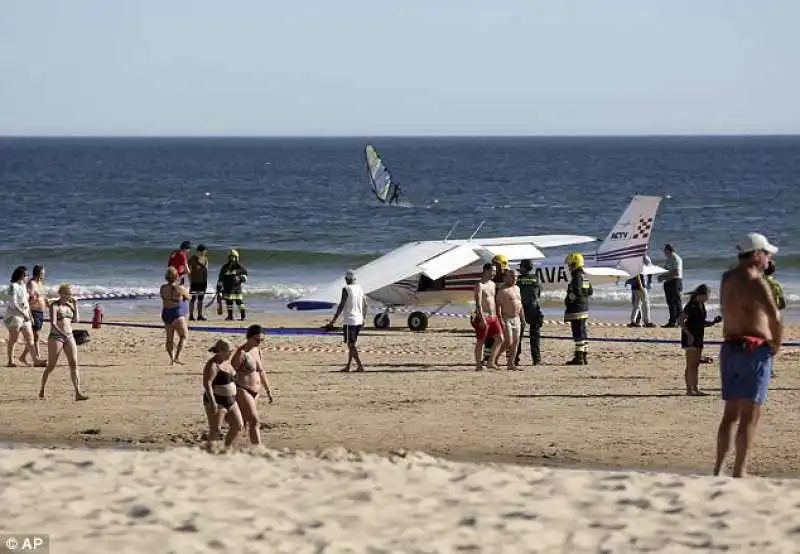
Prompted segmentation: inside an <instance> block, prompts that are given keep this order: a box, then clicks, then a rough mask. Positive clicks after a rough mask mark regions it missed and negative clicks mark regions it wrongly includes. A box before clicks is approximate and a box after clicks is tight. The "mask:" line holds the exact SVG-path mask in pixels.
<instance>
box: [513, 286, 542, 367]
mask: <svg viewBox="0 0 800 554" xmlns="http://www.w3.org/2000/svg"><path fill="white" fill-rule="evenodd" d="M517 287H519V295H520V297H521V298H522V310H523V313H524V314H525V320H524V321H523V322H522V330H521V331H520V337H522V336H523V335H524V334H525V325H526V324H527V325H529V326H530V330H529V331H528V335H529V338H530V344H531V360H533V365H539V363H541V361H542V354H541V330H542V322H543V319H544V316H543V315H542V308H541V306H540V298H541V296H542V286H541V284H540V283H539V279H538V278H537V277H536V274H534V273H520V275H519V277H517ZM521 354H522V341H520V342H519V347H518V348H517V357H516V360H515V361H514V365H519V358H520V355H521Z"/></svg>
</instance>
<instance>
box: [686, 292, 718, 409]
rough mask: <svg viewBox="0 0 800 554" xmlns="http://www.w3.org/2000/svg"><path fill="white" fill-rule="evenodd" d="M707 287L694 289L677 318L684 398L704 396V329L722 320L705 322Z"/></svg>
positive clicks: (715, 319) (716, 319)
mask: <svg viewBox="0 0 800 554" xmlns="http://www.w3.org/2000/svg"><path fill="white" fill-rule="evenodd" d="M709 292H710V291H709V289H708V286H707V285H705V284H703V285H700V286H699V287H697V288H696V289H694V290H693V291H692V293H691V295H690V296H689V302H687V303H686V306H684V308H683V312H682V313H681V315H680V316H678V326H679V327H680V328H681V348H683V350H684V352H686V370H685V371H684V380H685V381H686V396H706V393H704V392H702V391H701V390H700V383H699V379H700V375H699V374H700V372H699V368H700V360H701V359H702V357H703V340H704V338H705V333H706V327H710V326H712V325H716V324H717V323H719V322H720V321H722V318H721V317H720V316H717V317H715V318H714V320H713V321H707V320H706V302H708V295H709Z"/></svg>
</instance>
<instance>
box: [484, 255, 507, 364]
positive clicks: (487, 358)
mask: <svg viewBox="0 0 800 554" xmlns="http://www.w3.org/2000/svg"><path fill="white" fill-rule="evenodd" d="M492 266H493V267H494V277H492V281H494V286H495V291H498V290H500V287H502V286H503V283H505V273H506V271H508V258H506V257H505V256H504V255H503V254H497V255H496V256H495V257H494V258H492ZM501 327H502V326H501ZM494 341H495V337H494V336H491V337H488V338H487V339H486V343H485V344H484V346H483V363H484V364H491V363H492V362H491V360H493V359H494V358H492V357H491V353H492V351H493V350H494Z"/></svg>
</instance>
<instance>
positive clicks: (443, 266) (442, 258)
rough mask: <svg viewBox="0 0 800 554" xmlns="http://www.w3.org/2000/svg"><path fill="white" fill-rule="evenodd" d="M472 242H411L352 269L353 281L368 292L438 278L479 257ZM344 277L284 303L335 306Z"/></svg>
mask: <svg viewBox="0 0 800 554" xmlns="http://www.w3.org/2000/svg"><path fill="white" fill-rule="evenodd" d="M479 258H480V255H479V254H477V253H476V252H475V248H474V245H465V244H457V243H453V242H445V241H424V242H414V243H409V244H406V245H403V246H401V247H400V248H397V249H395V250H392V251H391V252H389V253H388V254H385V255H383V256H381V257H380V258H378V259H377V260H373V261H371V262H369V263H368V264H365V265H363V266H361V267H359V268H356V269H355V270H354V271H355V273H356V282H357V283H359V284H360V285H361V286H362V288H363V289H364V294H367V295H369V294H370V293H371V292H375V291H377V290H379V289H382V288H383V287H385V286H388V285H391V284H394V283H396V282H398V281H402V280H404V279H408V278H409V277H414V276H415V275H419V274H420V273H424V274H425V275H427V276H428V277H430V278H431V279H434V280H436V279H438V278H439V277H441V276H443V275H447V274H448V273H451V272H453V271H455V270H457V269H460V268H462V267H464V266H465V265H468V264H470V263H472V262H474V261H475V260H477V259H479ZM343 286H344V280H343V279H338V280H336V281H334V282H332V283H329V284H327V285H324V286H322V287H320V288H319V289H317V290H316V291H314V292H313V293H311V294H310V295H308V296H305V297H302V298H299V299H297V300H294V301H292V302H289V303H288V304H287V307H288V308H289V309H290V310H323V309H327V308H331V307H334V306H336V305H337V304H338V303H339V300H340V299H341V297H342V287H343Z"/></svg>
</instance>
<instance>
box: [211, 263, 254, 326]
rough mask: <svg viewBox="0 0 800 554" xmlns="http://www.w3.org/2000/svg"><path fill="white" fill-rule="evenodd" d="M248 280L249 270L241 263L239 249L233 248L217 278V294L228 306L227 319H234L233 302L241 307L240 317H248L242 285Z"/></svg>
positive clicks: (241, 319)
mask: <svg viewBox="0 0 800 554" xmlns="http://www.w3.org/2000/svg"><path fill="white" fill-rule="evenodd" d="M245 282H247V270H246V269H245V268H244V266H243V265H242V264H241V263H239V251H238V250H236V249H235V248H232V249H231V250H230V252H228V261H227V262H226V263H225V265H223V266H222V267H221V268H220V270H219V277H218V278H217V294H219V295H220V297H221V298H222V300H224V301H225V305H226V307H227V308H228V317H226V318H225V321H233V304H234V303H235V304H236V305H237V306H238V307H239V319H240V321H244V320H245V319H247V311H246V310H245V306H244V293H243V292H242V285H244V283H245Z"/></svg>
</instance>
